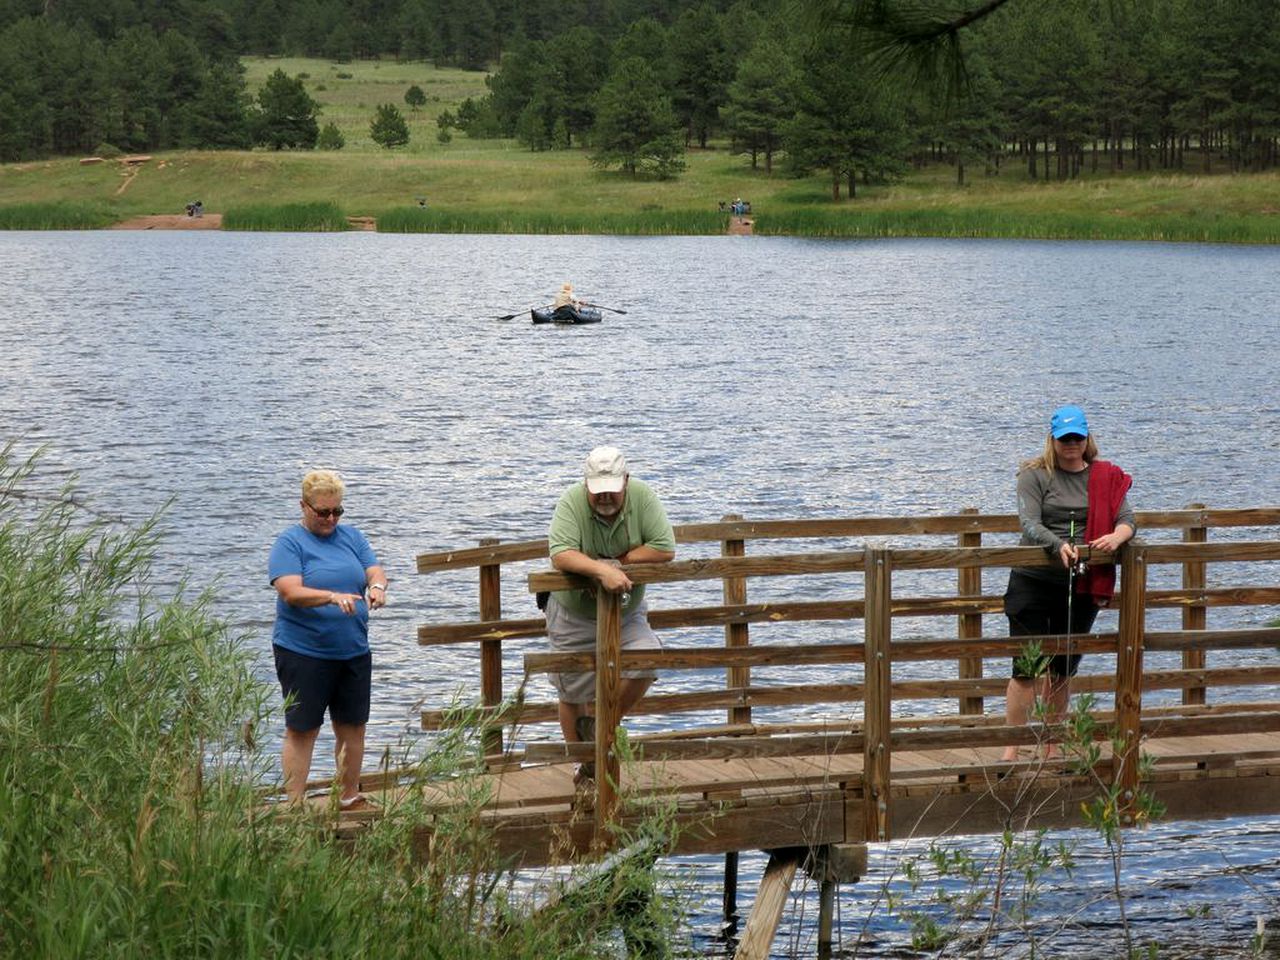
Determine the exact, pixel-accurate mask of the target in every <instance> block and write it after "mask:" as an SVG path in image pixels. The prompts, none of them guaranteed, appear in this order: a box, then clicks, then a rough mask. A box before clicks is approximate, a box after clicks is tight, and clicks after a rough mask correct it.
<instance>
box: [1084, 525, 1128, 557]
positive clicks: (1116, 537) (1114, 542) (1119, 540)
mask: <svg viewBox="0 0 1280 960" xmlns="http://www.w3.org/2000/svg"><path fill="white" fill-rule="evenodd" d="M1130 536H1133V531H1132V530H1129V527H1126V526H1121V527H1120V529H1117V530H1114V531H1112V532H1110V534H1103V535H1102V536H1100V538H1098V539H1097V540H1092V541H1091V543H1089V547H1092V548H1093V549H1094V550H1106V552H1107V553H1115V552H1116V550H1119V549H1120V548H1121V547H1124V545H1125V544H1126V543H1128V541H1129V538H1130Z"/></svg>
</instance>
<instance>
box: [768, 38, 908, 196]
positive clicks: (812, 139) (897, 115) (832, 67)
mask: <svg viewBox="0 0 1280 960" xmlns="http://www.w3.org/2000/svg"><path fill="white" fill-rule="evenodd" d="M799 74H800V82H799V86H798V101H799V110H798V112H797V113H796V116H795V118H794V119H793V120H792V121H791V123H789V124H788V125H787V132H786V148H787V153H788V159H789V161H790V163H791V166H792V169H793V170H794V171H796V172H808V171H812V170H826V171H827V172H828V174H829V175H830V177H831V198H832V199H833V200H839V199H840V186H841V182H842V181H843V182H844V183H847V184H848V189H849V196H850V198H853V197H854V196H855V195H856V191H857V180H858V179H859V178H861V179H862V180H863V182H864V183H872V182H884V181H888V180H892V179H895V178H897V177H899V176H901V175H902V173H903V172H904V171H905V170H906V152H907V136H906V129H905V126H904V124H903V110H902V107H901V104H900V103H899V102H897V98H896V97H895V96H894V94H893V92H892V91H891V90H890V89H889V88H888V87H886V86H885V83H884V81H883V80H882V79H881V78H880V77H879V76H877V74H876V73H875V71H874V70H872V69H871V68H870V67H869V66H868V65H867V64H866V63H865V61H863V60H862V59H861V58H859V57H857V56H856V55H854V54H853V53H852V52H850V51H849V50H848V48H847V47H846V46H844V45H843V44H841V43H840V42H839V41H838V38H834V37H832V36H831V35H826V36H824V37H822V38H820V39H818V40H817V41H815V42H814V43H813V44H812V46H811V47H810V49H809V50H808V52H807V54H806V56H805V58H804V62H803V65H802V67H801V69H800V71H799Z"/></svg>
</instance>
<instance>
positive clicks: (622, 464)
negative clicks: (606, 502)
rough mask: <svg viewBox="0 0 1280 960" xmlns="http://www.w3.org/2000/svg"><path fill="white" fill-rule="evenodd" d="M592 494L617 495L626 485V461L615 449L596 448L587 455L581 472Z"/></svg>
mask: <svg viewBox="0 0 1280 960" xmlns="http://www.w3.org/2000/svg"><path fill="white" fill-rule="evenodd" d="M583 478H584V479H585V481H586V484H587V489H588V490H589V491H591V492H592V493H617V492H618V491H619V490H621V489H622V488H623V487H625V486H626V485H627V461H626V458H625V457H623V456H622V454H621V452H619V451H618V449H617V448H616V447H596V448H595V449H594V450H592V451H591V452H590V453H589V454H587V462H586V464H585V468H584V470H583Z"/></svg>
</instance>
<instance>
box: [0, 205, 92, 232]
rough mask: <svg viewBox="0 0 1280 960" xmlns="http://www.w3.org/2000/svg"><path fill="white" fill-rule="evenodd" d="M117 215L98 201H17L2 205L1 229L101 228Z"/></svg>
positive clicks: (0, 215) (0, 208) (0, 209)
mask: <svg viewBox="0 0 1280 960" xmlns="http://www.w3.org/2000/svg"><path fill="white" fill-rule="evenodd" d="M115 220H116V216H115V214H112V213H109V212H108V211H107V210H106V208H104V207H101V206H98V205H96V204H86V203H71V202H67V201H61V202H58V203H15V204H12V205H10V206H0V230H100V229H101V228H103V227H106V226H109V225H110V224H112V223H113V222H115Z"/></svg>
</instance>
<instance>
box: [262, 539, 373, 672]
mask: <svg viewBox="0 0 1280 960" xmlns="http://www.w3.org/2000/svg"><path fill="white" fill-rule="evenodd" d="M377 563H378V558H377V557H376V556H374V553H373V548H372V547H370V546H369V541H368V540H366V539H365V538H364V534H362V533H361V532H360V531H359V530H357V529H356V528H355V527H350V526H346V525H345V524H339V525H338V526H337V527H335V528H334V530H333V533H331V534H330V535H329V536H327V537H319V536H316V535H315V534H314V533H312V532H311V531H310V530H308V529H307V528H306V527H304V526H303V525H302V524H300V523H299V524H295V525H294V526H292V527H290V528H289V529H288V530H286V531H285V532H284V533H282V534H280V536H279V537H278V538H277V539H276V542H275V546H273V547H272V548H271V557H270V559H269V560H268V561H267V576H268V578H269V579H270V581H271V583H273V584H274V583H275V582H276V578H277V577H287V576H301V577H302V585H303V586H304V587H313V588H314V589H316V590H333V591H334V592H336V593H358V594H360V595H361V597H363V596H364V587H365V582H366V580H367V579H368V578H367V573H366V571H367V570H368V569H369V567H373V566H377ZM271 640H272V642H273V643H275V644H276V645H277V646H281V647H284V648H285V649H286V650H292V651H293V652H294V653H301V654H303V655H305V656H308V657H319V658H320V659H321V660H350V659H351V658H352V657H359V656H363V655H364V654H366V653H368V652H369V605H368V604H367V603H365V601H364V600H363V599H362V600H361V601H360V602H359V603H357V604H356V612H355V613H350V614H348V613H343V612H342V611H341V610H340V609H339V608H338V605H337V604H336V603H329V604H325V605H324V606H323V607H294V606H290V605H289V604H287V603H285V602H284V597H282V596H280V595H279V594H278V593H277V594H276V625H275V629H274V631H273V632H272V636H271Z"/></svg>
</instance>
